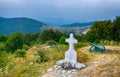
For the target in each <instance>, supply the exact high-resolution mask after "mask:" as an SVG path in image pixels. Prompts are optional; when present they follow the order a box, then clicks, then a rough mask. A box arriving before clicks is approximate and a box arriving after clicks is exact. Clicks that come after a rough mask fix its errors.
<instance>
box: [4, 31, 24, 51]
mask: <svg viewBox="0 0 120 77" xmlns="http://www.w3.org/2000/svg"><path fill="white" fill-rule="evenodd" d="M23 44H24V39H23V35H22V34H21V33H18V32H16V33H14V34H12V35H11V36H10V37H9V38H8V40H7V42H6V45H5V47H6V51H7V52H15V50H17V49H21V48H22V46H23Z"/></svg>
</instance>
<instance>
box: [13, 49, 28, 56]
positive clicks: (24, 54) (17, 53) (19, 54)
mask: <svg viewBox="0 0 120 77" xmlns="http://www.w3.org/2000/svg"><path fill="white" fill-rule="evenodd" d="M15 54H16V57H22V58H24V57H26V52H25V50H20V49H18V50H17V51H15Z"/></svg>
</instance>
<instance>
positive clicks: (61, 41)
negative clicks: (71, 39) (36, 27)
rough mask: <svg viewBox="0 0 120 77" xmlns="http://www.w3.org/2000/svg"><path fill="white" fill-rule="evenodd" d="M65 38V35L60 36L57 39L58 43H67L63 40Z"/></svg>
mask: <svg viewBox="0 0 120 77" xmlns="http://www.w3.org/2000/svg"><path fill="white" fill-rule="evenodd" d="M65 39H66V37H64V36H62V37H61V38H60V39H59V43H60V44H67V43H66V42H65Z"/></svg>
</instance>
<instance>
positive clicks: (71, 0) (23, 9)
mask: <svg viewBox="0 0 120 77" xmlns="http://www.w3.org/2000/svg"><path fill="white" fill-rule="evenodd" d="M118 15H120V0H0V16H1V17H7V18H9V17H29V18H33V19H37V20H40V21H44V22H48V23H50V22H51V23H56V22H57V23H58V22H59V23H61V24H64V23H72V22H89V21H96V20H105V19H114V18H115V16H118Z"/></svg>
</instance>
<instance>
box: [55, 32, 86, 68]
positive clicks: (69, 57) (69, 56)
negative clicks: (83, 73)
mask: <svg viewBox="0 0 120 77" xmlns="http://www.w3.org/2000/svg"><path fill="white" fill-rule="evenodd" d="M66 42H68V43H69V50H68V51H66V53H65V60H59V61H57V62H56V64H57V65H62V63H64V62H70V63H71V64H72V67H75V68H78V69H79V68H82V67H85V65H84V64H82V63H78V62H77V53H76V51H75V50H74V44H75V43H77V40H76V39H75V38H74V37H73V33H70V37H69V38H68V39H66Z"/></svg>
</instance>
